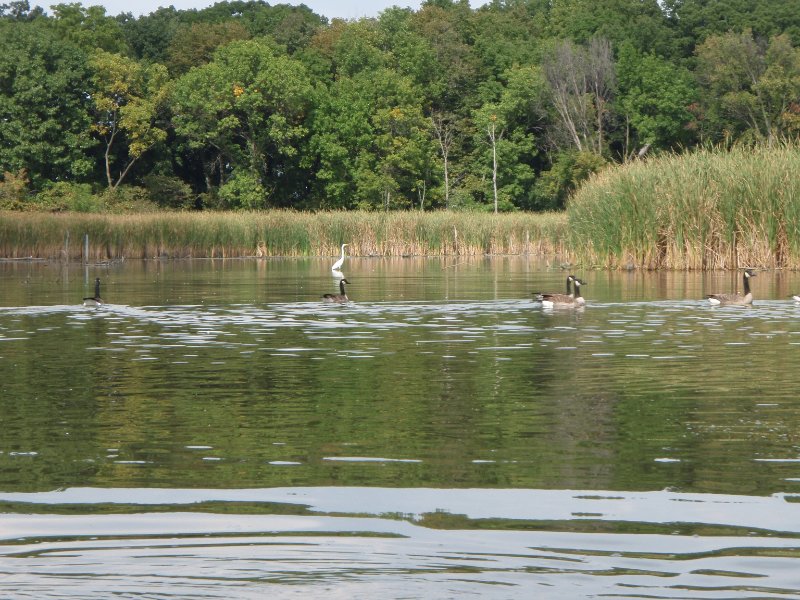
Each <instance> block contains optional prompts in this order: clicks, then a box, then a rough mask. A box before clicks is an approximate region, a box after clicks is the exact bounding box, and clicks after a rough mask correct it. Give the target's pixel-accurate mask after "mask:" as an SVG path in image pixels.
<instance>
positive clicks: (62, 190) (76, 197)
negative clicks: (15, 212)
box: [35, 181, 105, 213]
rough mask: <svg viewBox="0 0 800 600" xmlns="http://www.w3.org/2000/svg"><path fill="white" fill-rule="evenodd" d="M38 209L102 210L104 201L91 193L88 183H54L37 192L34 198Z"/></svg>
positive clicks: (57, 210) (55, 210)
mask: <svg viewBox="0 0 800 600" xmlns="http://www.w3.org/2000/svg"><path fill="white" fill-rule="evenodd" d="M35 203H36V206H37V208H38V209H39V210H47V211H51V212H60V211H71V212H80V213H87V212H102V211H103V210H105V203H104V202H103V200H102V198H100V197H99V196H95V195H94V194H92V186H90V185H89V184H88V183H67V182H64V181H61V182H58V183H54V184H52V185H50V186H49V187H47V189H44V190H42V191H41V192H39V194H37V196H36V200H35Z"/></svg>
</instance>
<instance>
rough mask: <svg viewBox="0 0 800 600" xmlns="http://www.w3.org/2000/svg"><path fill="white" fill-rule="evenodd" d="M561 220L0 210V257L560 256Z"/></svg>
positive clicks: (546, 216) (543, 216)
mask: <svg viewBox="0 0 800 600" xmlns="http://www.w3.org/2000/svg"><path fill="white" fill-rule="evenodd" d="M565 225H566V215H565V214H564V213H523V212H518V213H502V214H498V215H494V214H487V213H457V212H444V211H437V212H414V211H388V212H367V211H323V212H317V213H311V212H295V211H288V210H270V211H258V212H249V211H248V212H174V211H169V212H167V211H163V212H149V213H137V214H87V213H33V212H23V213H14V212H0V256H2V257H6V258H18V259H19V258H47V259H70V260H75V259H78V260H80V259H82V258H83V252H84V246H83V244H84V241H83V240H84V236H88V239H89V256H88V259H89V260H91V261H102V260H115V259H121V258H127V259H150V258H233V257H248V256H251V257H262V258H266V257H273V256H284V257H300V256H334V255H337V254H339V251H340V245H341V244H343V243H347V244H349V248H348V254H350V255H354V256H404V255H412V256H450V255H480V254H555V255H560V254H563V253H565V252H566V248H567V243H566V242H567V240H566V227H565Z"/></svg>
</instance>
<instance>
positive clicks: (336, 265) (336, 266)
mask: <svg viewBox="0 0 800 600" xmlns="http://www.w3.org/2000/svg"><path fill="white" fill-rule="evenodd" d="M349 245H350V244H342V256H341V258H340V259H339V260H337V261H336V262H335V263H333V264H332V265H331V271H333V273H334V275H340V274H341V272H340V269H341V268H342V265H343V264H344V247H345V246H349ZM342 293H344V292H342Z"/></svg>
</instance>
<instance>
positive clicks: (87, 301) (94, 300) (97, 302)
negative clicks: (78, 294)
mask: <svg viewBox="0 0 800 600" xmlns="http://www.w3.org/2000/svg"><path fill="white" fill-rule="evenodd" d="M102 304H103V299H102V298H101V297H100V278H99V277H95V279H94V296H89V297H88V298H84V299H83V305H84V306H101V305H102Z"/></svg>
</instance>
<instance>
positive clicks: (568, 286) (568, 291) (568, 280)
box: [567, 277, 572, 296]
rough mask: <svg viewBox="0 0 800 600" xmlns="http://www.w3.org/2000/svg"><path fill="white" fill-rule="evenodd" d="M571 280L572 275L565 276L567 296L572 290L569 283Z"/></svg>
mask: <svg viewBox="0 0 800 600" xmlns="http://www.w3.org/2000/svg"><path fill="white" fill-rule="evenodd" d="M571 282H572V277H567V296H569V295H570V293H571V292H572V290H571V289H570V285H569V284H570V283H571Z"/></svg>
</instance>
